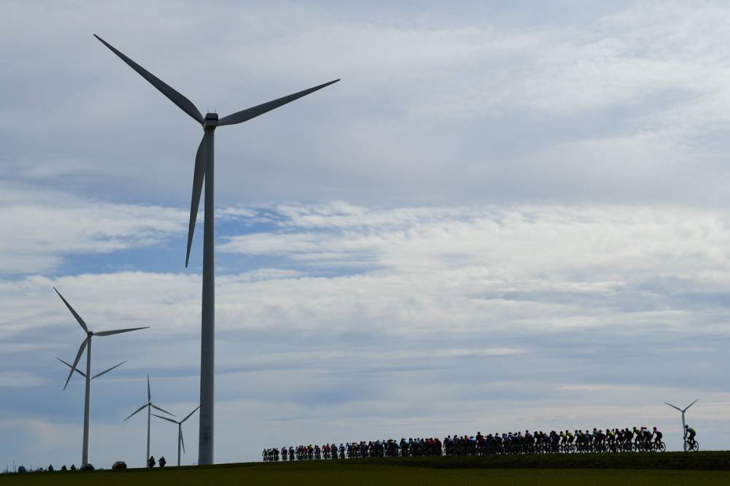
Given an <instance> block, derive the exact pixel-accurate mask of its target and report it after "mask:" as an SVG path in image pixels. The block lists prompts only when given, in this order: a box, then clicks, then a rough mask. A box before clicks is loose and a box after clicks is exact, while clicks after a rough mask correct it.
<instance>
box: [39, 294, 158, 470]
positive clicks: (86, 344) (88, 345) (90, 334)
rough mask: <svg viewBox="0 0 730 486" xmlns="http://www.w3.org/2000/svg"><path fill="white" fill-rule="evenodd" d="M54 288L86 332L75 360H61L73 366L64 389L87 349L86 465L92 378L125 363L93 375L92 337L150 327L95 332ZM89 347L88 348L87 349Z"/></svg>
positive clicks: (84, 450)
mask: <svg viewBox="0 0 730 486" xmlns="http://www.w3.org/2000/svg"><path fill="white" fill-rule="evenodd" d="M53 290H55V291H56V293H57V294H58V296H59V297H61V300H62V301H63V303H64V304H66V307H68V310H70V311H71V314H73V316H74V317H75V318H76V320H77V321H78V323H79V325H80V326H81V329H83V330H84V332H85V333H86V339H84V340H83V342H82V343H81V346H80V347H79V352H78V353H76V359H75V360H74V362H73V364H72V365H69V364H68V363H66V362H65V361H63V360H60V361H61V362H62V363H64V364H66V365H67V366H69V367H70V368H71V370H70V371H69V373H68V378H67V379H66V384H65V385H64V386H63V389H64V390H65V389H66V387H67V386H68V382H69V381H70V380H71V376H72V375H73V373H74V371H76V372H78V373H81V372H80V371H79V370H78V369H77V368H76V365H77V364H79V360H80V359H81V355H82V354H84V350H86V373H81V375H82V376H83V377H84V378H85V379H86V397H85V399H84V445H83V449H82V452H81V465H86V464H88V463H89V409H90V407H91V380H92V379H94V378H98V377H99V376H101V375H103V374H106V373H108V372H110V371H111V370H113V369H114V368H117V367H119V366H121V365H122V364H124V363H120V364H118V365H116V366H113V367H111V368H109V369H108V370H106V371H103V372H101V373H99V374H98V375H94V376H92V375H91V338H92V337H94V336H112V335H114V334H121V333H124V332H131V331H138V330H140V329H149V327H134V328H131V329H116V330H114V331H101V332H93V331H90V330H89V328H88V326H87V325H86V323H85V322H84V320H83V319H82V318H81V316H80V315H78V314H77V313H76V311H75V310H74V308H73V307H71V304H69V303H68V302H67V301H66V299H64V298H63V295H61V293H60V292H59V291H58V290H57V289H56V288H55V287H54V288H53ZM87 348H88V349H87Z"/></svg>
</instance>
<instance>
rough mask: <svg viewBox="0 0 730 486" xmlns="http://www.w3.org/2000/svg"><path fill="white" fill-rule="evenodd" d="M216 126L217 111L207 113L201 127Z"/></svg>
mask: <svg viewBox="0 0 730 486" xmlns="http://www.w3.org/2000/svg"><path fill="white" fill-rule="evenodd" d="M217 126H218V113H208V114H206V115H205V121H204V122H203V128H215V127H217Z"/></svg>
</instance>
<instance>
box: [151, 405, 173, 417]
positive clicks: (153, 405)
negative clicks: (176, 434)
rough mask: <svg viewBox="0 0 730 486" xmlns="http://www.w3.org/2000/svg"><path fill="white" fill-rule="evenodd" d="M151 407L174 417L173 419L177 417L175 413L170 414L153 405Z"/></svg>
mask: <svg viewBox="0 0 730 486" xmlns="http://www.w3.org/2000/svg"><path fill="white" fill-rule="evenodd" d="M150 405H151V406H152V408H154V409H155V410H159V411H160V412H165V413H166V414H167V415H172V416H173V417H174V416H175V414H174V413H170V412H168V411H167V410H163V409H161V408H160V407H158V406H157V405H152V404H150Z"/></svg>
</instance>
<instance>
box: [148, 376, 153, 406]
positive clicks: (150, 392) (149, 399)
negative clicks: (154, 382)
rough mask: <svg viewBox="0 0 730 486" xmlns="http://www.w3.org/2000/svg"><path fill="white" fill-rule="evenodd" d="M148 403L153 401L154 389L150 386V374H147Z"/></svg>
mask: <svg viewBox="0 0 730 486" xmlns="http://www.w3.org/2000/svg"><path fill="white" fill-rule="evenodd" d="M147 403H152V389H151V388H150V375H147Z"/></svg>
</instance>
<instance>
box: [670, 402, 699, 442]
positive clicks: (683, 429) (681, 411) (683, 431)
mask: <svg viewBox="0 0 730 486" xmlns="http://www.w3.org/2000/svg"><path fill="white" fill-rule="evenodd" d="M698 401H699V398H698V399H697V400H695V401H694V402H692V403H690V404H689V405H687V406H686V407H685V408H679V407H675V406H674V405H672V404H671V403H667V402H664V403H665V404H666V405H669V406H670V407H672V408H674V409H676V410H679V412H680V413H681V414H682V438H684V437H686V436H687V432H686V429H685V428H684V427H685V425H686V423H685V421H684V413H685V412H686V411H687V410H689V407H691V406H692V405H694V404H695V403H697V402H698Z"/></svg>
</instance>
